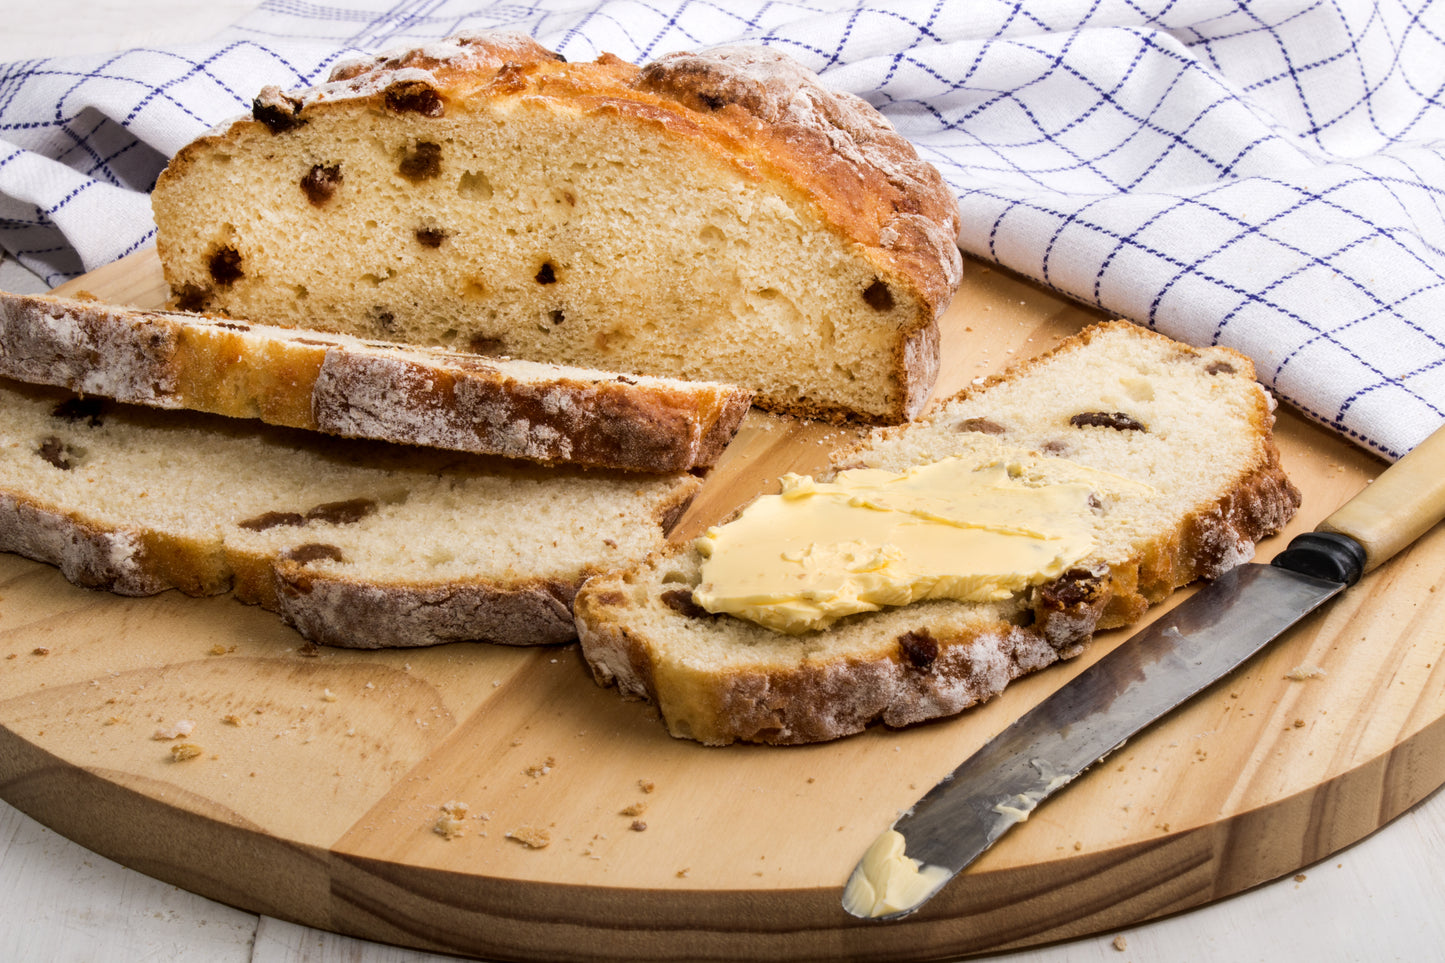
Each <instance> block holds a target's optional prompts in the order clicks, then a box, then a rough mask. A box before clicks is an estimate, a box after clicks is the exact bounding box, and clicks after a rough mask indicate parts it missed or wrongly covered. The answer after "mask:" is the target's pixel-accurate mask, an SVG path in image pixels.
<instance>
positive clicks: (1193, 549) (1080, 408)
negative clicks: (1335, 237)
mask: <svg viewBox="0 0 1445 963" xmlns="http://www.w3.org/2000/svg"><path fill="white" fill-rule="evenodd" d="M1272 426H1273V402H1272V399H1271V398H1270V397H1269V395H1268V394H1267V393H1266V392H1265V391H1264V389H1263V388H1261V387H1260V386H1259V385H1258V384H1257V383H1256V382H1255V381H1254V370H1253V367H1252V365H1251V364H1250V362H1249V361H1248V360H1247V359H1246V358H1244V357H1243V356H1241V355H1238V354H1236V353H1234V352H1232V351H1230V350H1228V349H1224V348H1211V349H1206V350H1199V349H1195V348H1191V347H1187V346H1185V345H1182V344H1178V343H1176V342H1174V341H1172V340H1170V339H1168V338H1165V337H1163V336H1162V335H1157V334H1154V333H1151V332H1148V331H1145V330H1144V329H1142V328H1138V327H1135V326H1133V325H1131V324H1128V323H1125V322H1114V323H1110V324H1104V325H1099V326H1095V327H1092V328H1090V329H1087V330H1085V331H1084V332H1083V333H1082V334H1080V335H1078V336H1075V337H1073V338H1070V339H1067V340H1065V341H1064V342H1063V343H1062V344H1060V345H1059V346H1058V347H1057V348H1056V349H1055V350H1053V351H1052V352H1050V353H1048V354H1045V355H1043V356H1040V357H1039V358H1036V359H1033V360H1031V361H1028V362H1024V363H1022V364H1021V365H1019V366H1016V367H1015V368H1013V369H1012V370H1010V371H1007V372H1005V373H1004V374H1002V375H1000V376H995V377H993V378H990V379H988V380H987V381H986V382H985V383H983V384H982V385H981V386H979V387H977V388H974V389H970V390H967V391H964V392H963V393H961V394H960V395H958V396H956V397H955V398H953V399H951V400H949V401H948V402H946V403H944V404H942V405H941V406H940V407H939V408H938V409H937V410H936V411H935V412H934V413H933V414H932V415H931V417H930V418H929V419H928V420H926V421H920V422H917V423H915V424H912V425H908V426H904V427H901V428H893V429H886V430H882V431H877V432H875V433H874V436H873V437H871V438H870V439H869V440H868V441H866V442H865V443H863V444H862V445H860V446H857V447H854V448H851V449H849V450H846V451H840V452H838V453H836V454H835V455H834V457H833V462H834V465H835V468H849V467H870V468H883V469H890V470H893V471H904V470H906V469H908V468H910V467H912V466H915V465H919V464H926V463H930V462H934V461H937V460H939V459H943V458H946V457H961V458H964V459H970V460H974V461H977V462H978V463H979V464H987V463H990V462H993V461H997V460H998V459H1001V458H1003V459H1010V460H1017V461H1018V462H1020V463H1023V464H1026V465H1027V466H1029V470H1030V471H1036V472H1039V473H1042V474H1044V475H1047V474H1048V473H1049V472H1050V471H1051V470H1056V471H1057V473H1058V474H1060V475H1064V476H1069V477H1073V476H1074V475H1076V474H1077V473H1078V472H1079V471H1080V470H1081V469H1080V468H1079V467H1077V466H1082V467H1083V469H1085V470H1098V471H1102V472H1105V473H1108V475H1109V476H1112V477H1116V478H1119V479H1121V480H1123V481H1124V482H1134V483H1142V485H1139V484H1134V485H1130V484H1121V485H1120V486H1118V491H1116V492H1113V493H1111V494H1109V495H1108V496H1107V497H1103V498H1100V499H1099V500H1098V504H1097V508H1096V511H1095V512H1094V514H1093V519H1094V520H1093V523H1092V524H1093V525H1094V532H1093V537H1094V548H1093V550H1092V551H1091V552H1090V553H1089V554H1088V555H1087V556H1085V557H1084V558H1083V559H1082V560H1080V561H1079V562H1077V563H1076V564H1075V565H1074V566H1073V567H1072V568H1070V569H1069V570H1068V571H1066V572H1064V573H1063V574H1062V575H1060V576H1059V577H1057V578H1054V579H1052V580H1051V581H1048V582H1045V583H1043V584H1038V585H1035V586H1032V587H1029V588H1027V589H1025V590H1023V591H1019V592H1015V593H1013V594H1012V595H1011V596H1010V597H1008V598H1006V599H1003V600H1001V601H990V602H956V601H942V600H940V601H923V602H916V603H913V604H911V605H906V606H901V607H897V608H891V609H884V610H883V611H879V612H869V613H863V614H855V615H850V616H847V617H845V618H843V619H841V620H839V621H838V622H836V623H834V624H833V625H832V626H831V627H829V628H827V629H824V630H821V631H815V632H810V633H805V634H802V635H785V634H781V633H779V632H775V631H773V630H771V629H768V628H765V627H763V626H760V625H757V624H753V623H752V622H749V621H745V620H743V619H741V618H738V617H734V616H731V615H713V614H709V613H708V612H707V611H705V610H704V609H702V608H701V607H700V606H699V605H698V604H697V601H696V599H695V598H694V595H693V589H694V588H695V587H696V586H697V585H698V583H699V580H700V576H699V570H700V566H701V558H700V555H699V552H698V549H697V547H696V542H694V543H693V544H692V545H689V546H683V547H680V548H676V549H673V550H670V551H668V552H665V553H660V554H658V555H655V556H653V557H651V558H649V559H648V560H647V561H646V562H645V563H643V564H641V565H639V566H637V567H634V568H631V569H628V570H625V571H623V572H619V573H612V574H608V575H603V576H599V577H597V578H594V579H591V580H589V581H588V582H587V583H586V585H584V587H583V589H582V591H581V592H580V593H579V595H578V597H577V600H576V608H575V612H576V616H577V620H578V627H579V630H580V633H581V639H582V648H583V652H584V655H585V657H586V659H587V661H588V663H589V664H590V666H591V668H592V671H593V673H594V675H595V677H596V679H597V681H598V682H599V683H602V684H604V685H616V686H617V687H618V688H619V689H620V690H621V692H622V693H623V694H624V695H625V696H629V697H640V698H645V699H649V700H651V701H653V702H655V703H656V704H657V705H658V707H659V708H660V710H661V713H662V716H663V718H664V720H665V721H666V723H667V726H668V728H669V730H670V731H671V732H672V734H673V735H675V736H679V737H689V738H693V739H697V740H699V741H701V742H704V743H709V744H725V743H730V742H733V741H738V740H746V741H755V742H767V743H778V744H786V743H805V742H815V741H821V740H826V739H832V738H836V737H839V736H844V735H848V734H849V733H854V732H858V731H859V730H861V729H863V728H864V727H866V726H868V725H869V724H871V723H873V722H875V721H878V720H881V721H883V722H884V723H887V724H889V725H895V726H900V725H906V724H910V723H915V722H919V721H922V720H926V719H931V718H935V717H939V716H945V715H949V714H952V713H956V712H958V711H960V710H962V709H964V708H967V707H968V706H970V705H972V704H974V703H977V702H979V701H980V700H983V699H987V698H989V697H991V696H993V695H995V694H997V693H998V692H999V691H1001V690H1002V689H1003V688H1004V686H1005V685H1007V684H1008V683H1009V682H1010V681H1011V680H1013V679H1015V678H1017V677H1018V676H1020V675H1022V674H1024V673H1027V672H1032V671H1034V670H1037V669H1040V668H1043V667H1044V666H1046V665H1049V664H1050V663H1052V662H1054V661H1056V660H1058V659H1060V658H1068V657H1071V656H1073V655H1076V654H1077V653H1079V652H1080V651H1081V650H1082V649H1083V647H1084V646H1085V644H1086V643H1088V642H1089V641H1090V639H1091V637H1092V634H1093V632H1094V631H1095V630H1096V629H1099V628H1108V627H1116V626H1121V625H1125V624H1127V623H1129V622H1132V621H1134V620H1135V619H1138V618H1139V617H1140V616H1141V615H1142V614H1143V613H1144V611H1145V610H1146V608H1147V607H1148V606H1149V605H1150V604H1152V603H1155V602H1158V601H1160V600H1161V599H1163V598H1164V597H1165V596H1167V595H1168V594H1169V593H1170V592H1172V591H1173V590H1174V589H1175V588H1176V587H1178V586H1181V585H1184V584H1185V583H1188V582H1190V581H1193V580H1194V579H1198V578H1210V577H1213V576H1217V575H1218V574H1220V573H1221V572H1223V571H1225V570H1227V569H1228V568H1230V567H1231V566H1233V565H1236V564H1238V563H1239V562H1241V561H1243V560H1246V559H1248V558H1249V557H1250V556H1251V555H1252V553H1253V550H1254V544H1255V542H1256V540H1258V539H1260V538H1262V537H1264V536H1266V535H1269V534H1271V533H1273V532H1275V531H1277V530H1278V529H1279V528H1280V527H1281V526H1282V525H1283V524H1284V523H1285V522H1286V521H1287V520H1288V519H1289V518H1290V517H1291V516H1292V515H1293V514H1294V512H1295V510H1296V508H1297V506H1298V504H1299V493H1298V492H1297V491H1296V489H1295V488H1294V487H1293V486H1292V485H1291V484H1290V482H1289V481H1288V479H1287V478H1286V477H1285V475H1284V473H1283V470H1282V469H1281V467H1280V462H1279V454H1278V449H1277V448H1276V446H1275V443H1274V441H1273V436H1272ZM1051 464H1052V465H1055V466H1057V469H1050V467H1049V466H1050V465H1051Z"/></svg>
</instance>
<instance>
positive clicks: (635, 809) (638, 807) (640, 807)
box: [617, 802, 647, 816]
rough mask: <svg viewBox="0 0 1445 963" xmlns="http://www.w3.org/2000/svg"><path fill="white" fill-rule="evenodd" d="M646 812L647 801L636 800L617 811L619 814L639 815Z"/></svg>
mask: <svg viewBox="0 0 1445 963" xmlns="http://www.w3.org/2000/svg"><path fill="white" fill-rule="evenodd" d="M645 812H647V803H644V802H636V803H633V804H632V805H631V806H628V807H626V808H625V809H622V810H621V811H619V812H618V814H617V815H619V816H641V815H642V814H643V813H645Z"/></svg>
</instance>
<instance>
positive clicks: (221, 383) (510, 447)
mask: <svg viewBox="0 0 1445 963" xmlns="http://www.w3.org/2000/svg"><path fill="white" fill-rule="evenodd" d="M0 377H5V378H13V379H15V380H17V381H27V382H30V383H32V384H49V385H56V386H58V387H62V388H69V389H70V390H72V391H79V392H84V393H85V394H93V395H101V396H104V397H106V398H112V399H114V400H117V401H125V402H130V403H134V404H143V405H151V406H154V407H160V408H188V409H191V410H194V411H206V412H211V413H214V414H221V415H229V416H232V417H236V418H259V419H260V420H262V421H265V422H267V423H269V424H273V425H285V426H288V427H293V428H307V429H312V430H318V431H324V432H327V433H329V434H333V435H341V436H343V437H349V438H373V439H377V440H380V441H392V442H401V443H404V444H412V445H428V446H432V447H438V448H447V449H452V450H455V451H468V452H474V453H478V454H488V455H503V456H506V457H508V458H525V459H529V460H532V461H537V462H542V463H548V464H551V463H559V462H571V463H575V464H581V465H592V466H596V467H604V468H619V469H630V470H634V471H648V472H675V471H686V470H688V469H692V468H702V467H707V466H710V465H712V464H713V462H714V461H716V460H717V458H718V456H719V455H721V454H722V451H723V449H724V448H726V447H727V444H728V442H729V441H730V440H731V439H732V436H733V435H734V433H736V431H737V428H738V425H739V424H740V423H741V422H742V418H743V415H745V414H746V413H747V410H748V402H749V395H748V393H747V392H746V391H744V390H742V389H741V388H736V387H734V386H732V385H724V384H718V383H715V382H691V381H678V380H675V379H662V378H650V377H646V376H641V375H639V376H631V375H620V374H615V373H610V372H602V371H593V370H589V369H584V368H572V367H567V366H563V365H549V364H542V363H538V362H530V361H519V360H514V359H508V358H488V359H482V358H478V357H476V356H475V355H467V354H456V353H454V352H448V351H443V350H440V349H427V348H412V347H407V346H404V345H398V344H393V343H390V342H382V341H363V340H361V339H359V338H354V337H351V336H348V335H341V334H322V333H318V332H309V331H295V330H291V329H287V328H276V327H271V326H268V325H259V324H246V323H241V322H235V321H226V320H222V319H217V318H207V317H204V316H201V315H196V314H189V313H178V312H162V311H142V310H139V309H135V308H126V307H120V306H116V305H109V304H103V303H101V302H99V301H95V300H76V299H69V298H57V297H51V296H44V295H34V296H27V295H17V294H7V293H5V292H3V291H0Z"/></svg>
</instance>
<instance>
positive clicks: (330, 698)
mask: <svg viewBox="0 0 1445 963" xmlns="http://www.w3.org/2000/svg"><path fill="white" fill-rule="evenodd" d="M321 701H322V702H335V701H336V693H335V692H332V691H331V690H330V689H322V690H321Z"/></svg>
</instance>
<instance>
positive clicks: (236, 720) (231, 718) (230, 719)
mask: <svg viewBox="0 0 1445 963" xmlns="http://www.w3.org/2000/svg"><path fill="white" fill-rule="evenodd" d="M221 721H222V722H224V723H225V724H226V725H228V726H244V725H245V724H246V720H245V719H242V718H241V717H240V716H238V715H236V714H235V713H231V714H230V715H224V716H221Z"/></svg>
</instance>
